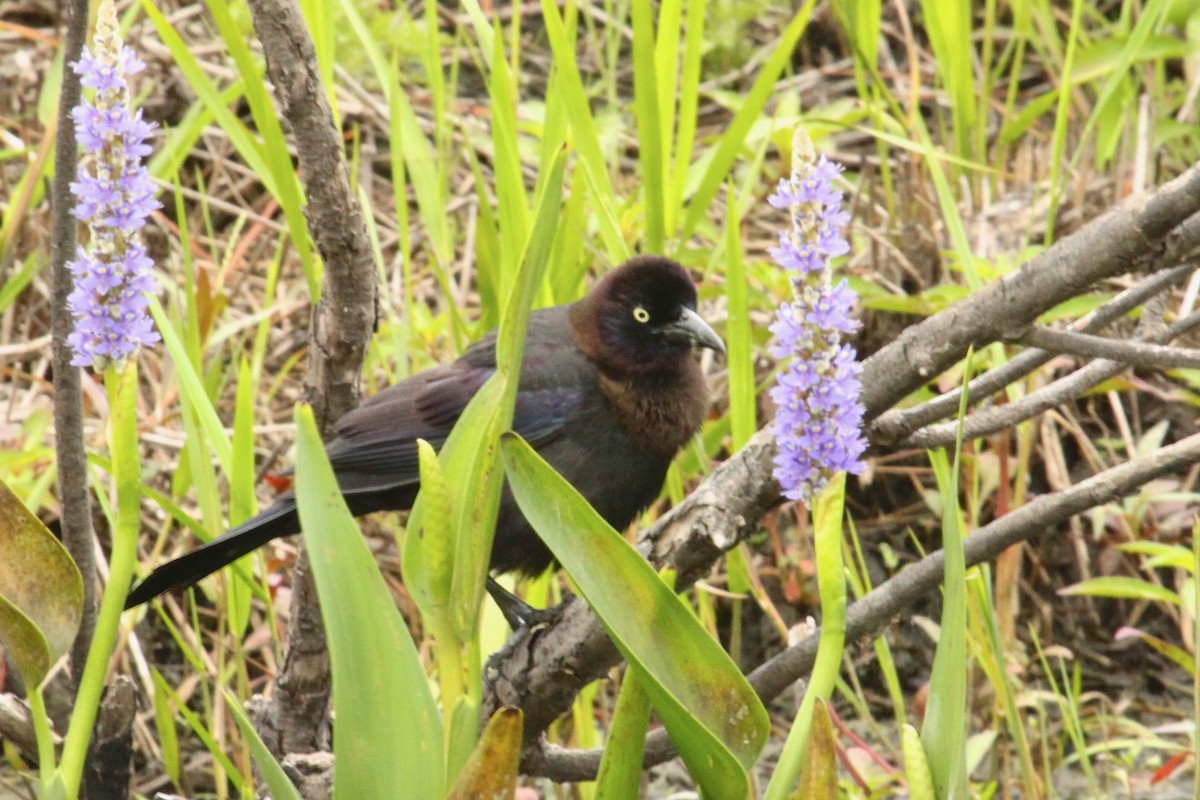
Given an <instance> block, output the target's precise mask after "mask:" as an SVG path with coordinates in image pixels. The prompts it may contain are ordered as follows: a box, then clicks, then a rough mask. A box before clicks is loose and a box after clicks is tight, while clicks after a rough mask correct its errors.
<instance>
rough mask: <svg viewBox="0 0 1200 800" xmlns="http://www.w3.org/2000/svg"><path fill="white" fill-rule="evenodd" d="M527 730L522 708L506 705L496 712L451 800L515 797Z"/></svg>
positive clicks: (461, 775)
mask: <svg viewBox="0 0 1200 800" xmlns="http://www.w3.org/2000/svg"><path fill="white" fill-rule="evenodd" d="M524 731H525V716H524V715H523V714H522V713H521V709H519V708H502V709H500V710H499V711H497V712H496V713H495V714H493V715H492V718H491V719H490V720H489V721H488V724H487V728H485V729H484V731H483V735H482V736H481V737H480V738H479V744H477V745H476V746H475V752H473V753H471V758H470V759H469V760H468V761H467V763H466V765H465V766H464V767H463V770H462V773H460V774H459V776H458V780H457V781H456V782H455V784H454V788H453V789H452V790H451V791H450V794H449V796H448V798H447V800H511V799H512V797H513V795H514V794H515V793H516V789H517V767H518V766H519V765H520V763H521V737H522V735H523V734H524Z"/></svg>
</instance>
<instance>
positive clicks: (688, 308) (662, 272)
mask: <svg viewBox="0 0 1200 800" xmlns="http://www.w3.org/2000/svg"><path fill="white" fill-rule="evenodd" d="M571 321H572V324H573V326H574V328H575V331H576V333H577V336H578V339H579V344H580V346H581V347H582V348H583V349H584V351H585V352H587V354H588V355H589V356H591V357H592V358H593V359H595V360H596V361H597V362H599V363H600V364H601V365H602V366H603V367H605V368H607V369H610V370H613V371H616V372H620V373H626V374H635V375H644V374H649V373H653V372H671V371H674V370H677V369H679V368H680V367H681V366H683V365H685V364H687V363H689V361H690V359H691V352H692V349H693V348H696V347H703V348H708V349H710V350H716V351H717V352H719V353H724V352H725V345H724V343H723V342H722V341H721V339H720V337H719V336H717V334H716V333H715V332H714V331H713V329H712V328H710V327H709V326H708V323H706V322H705V321H704V320H703V319H701V318H700V315H699V314H697V313H696V286H695V284H693V283H692V279H691V278H689V277H688V274H687V272H686V271H684V269H683V267H681V266H680V265H679V264H676V263H675V262H674V261H671V260H670V259H667V258H663V257H661V256H638V257H637V258H633V259H630V260H629V261H627V262H625V263H624V264H622V265H621V266H620V267H618V268H617V269H615V270H613V271H612V272H610V273H608V274H607V275H605V276H604V277H603V278H602V279H601V280H600V282H599V283H597V284H596V286H595V287H594V288H593V289H592V291H591V293H589V294H588V296H587V297H585V298H584V299H582V300H580V301H579V302H578V303H576V304H575V306H574V307H573V308H572V310H571Z"/></svg>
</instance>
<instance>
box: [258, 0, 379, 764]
mask: <svg viewBox="0 0 1200 800" xmlns="http://www.w3.org/2000/svg"><path fill="white" fill-rule="evenodd" d="M250 13H251V16H252V17H253V20H254V28H255V31H256V32H257V34H258V39H259V41H260V42H261V43H262V48H263V53H264V55H265V56H266V59H267V77H268V78H269V79H270V81H271V83H272V84H273V85H274V89H275V99H276V102H277V103H278V104H279V109H280V113H281V114H282V116H283V118H284V119H286V120H287V122H288V124H289V125H290V127H291V133H292V136H293V137H294V140H295V142H296V154H297V162H298V164H299V168H300V177H301V181H302V182H303V184H304V190H305V195H306V197H307V200H308V203H307V205H306V206H305V208H304V213H305V216H306V218H307V219H308V228H309V232H310V233H311V234H312V237H313V241H314V242H315V244H316V246H317V251H318V252H319V253H320V254H321V259H322V261H323V262H324V266H325V278H324V284H323V288H322V294H321V300H320V302H319V303H318V304H317V306H316V308H315V309H314V310H313V315H312V324H311V326H310V328H309V348H308V374H307V375H306V377H305V382H304V399H305V401H306V402H308V403H309V404H310V405H312V408H313V414H314V415H315V417H316V420H317V426H318V428H319V429H320V430H321V432H322V435H323V436H325V438H327V439H328V438H329V437H330V435H331V434H332V430H333V424H334V422H336V421H337V419H338V418H339V417H340V416H342V415H343V414H345V413H346V412H348V411H350V410H351V409H353V408H354V407H355V406H357V405H358V402H359V399H360V393H359V375H360V374H361V372H362V363H363V356H364V355H365V354H366V350H367V346H368V345H369V344H370V341H371V335H372V333H373V332H374V329H375V321H376V285H375V266H374V262H373V261H372V257H371V248H370V239H369V236H368V233H367V226H366V222H365V220H364V218H363V214H362V209H361V208H359V205H358V202H357V200H355V198H354V193H353V192H352V191H351V188H350V174H349V169H348V167H347V165H346V158H345V154H344V147H343V142H342V137H341V133H340V131H338V129H337V128H336V127H335V125H334V122H333V111H332V109H331V108H330V106H329V99H328V97H327V95H326V93H325V87H324V85H323V84H322V82H321V75H320V71H319V70H318V67H317V57H316V51H315V48H314V46H313V42H312V37H311V36H310V35H309V32H308V27H307V25H306V24H305V22H304V15H303V14H302V13H301V12H300V6H299V4H297V3H296V2H295V0H250ZM290 617H291V621H292V623H291V635H290V637H289V639H288V649H287V653H286V655H285V657H284V662H283V668H282V670H281V673H280V676H279V679H278V681H277V682H276V685H275V691H274V693H273V694H272V695H271V698H270V700H268V701H266V702H265V703H259V704H258V707H257V708H256V714H255V716H256V718H257V723H258V729H259V732H260V734H262V736H263V739H264V740H265V741H266V742H267V743H268V746H270V747H271V749H272V751H273V752H274V753H275V754H276V756H282V755H283V754H284V753H304V752H312V751H316V750H320V749H322V748H323V746H324V745H325V744H326V743H325V742H324V741H322V732H323V731H324V730H325V728H326V726H325V725H322V724H316V723H315V721H317V720H323V719H325V718H326V716H327V709H328V705H329V693H330V688H331V681H330V669H329V653H328V650H327V649H326V646H325V629H324V626H323V625H322V622H321V613H320V608H319V606H318V605H317V593H316V587H315V585H314V584H313V580H312V575H311V573H310V572H309V569H308V558H307V555H306V551H304V550H303V549H302V550H301V553H300V559H299V562H298V563H297V565H296V570H295V574H294V579H293V595H292V605H291V613H290Z"/></svg>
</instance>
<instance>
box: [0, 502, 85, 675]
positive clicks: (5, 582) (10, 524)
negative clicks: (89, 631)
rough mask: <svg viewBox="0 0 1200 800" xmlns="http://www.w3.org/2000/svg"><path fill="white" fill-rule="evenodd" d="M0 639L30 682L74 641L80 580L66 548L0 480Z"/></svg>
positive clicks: (80, 607)
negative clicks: (1, 556) (0, 555)
mask: <svg viewBox="0 0 1200 800" xmlns="http://www.w3.org/2000/svg"><path fill="white" fill-rule="evenodd" d="M0 553H3V554H4V557H3V558H0V643H3V645H4V647H5V649H6V650H7V651H8V652H9V653H10V654H11V655H12V658H13V660H14V661H15V662H16V665H17V669H18V670H20V671H21V677H22V678H23V679H24V680H25V682H26V683H27V684H29V685H31V686H33V685H37V684H40V683H41V682H42V679H43V678H45V677H46V672H47V671H48V670H49V669H50V667H51V666H52V665H53V664H54V662H55V661H57V660H58V659H59V658H60V657H61V656H62V655H63V654H64V653H66V652H67V650H69V649H70V647H71V643H72V642H73V641H74V640H75V634H76V632H77V631H78V630H79V620H80V617H81V615H82V613H83V579H82V578H81V577H80V575H79V570H78V569H77V568H76V567H75V562H74V561H72V560H71V556H70V555H69V554H68V553H67V550H66V548H64V547H63V546H62V543H61V542H59V541H58V539H56V538H54V534H52V533H50V531H49V530H47V529H46V526H45V525H43V524H42V522H41V520H39V519H38V518H37V517H35V516H34V515H33V514H32V513H31V512H30V511H29V509H27V508H25V504H24V503H22V502H21V500H20V499H19V498H18V497H17V496H16V495H15V494H13V492H12V490H11V489H9V488H8V485H7V484H5V483H4V482H3V481H0Z"/></svg>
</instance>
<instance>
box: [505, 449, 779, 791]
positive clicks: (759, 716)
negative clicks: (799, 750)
mask: <svg viewBox="0 0 1200 800" xmlns="http://www.w3.org/2000/svg"><path fill="white" fill-rule="evenodd" d="M501 455H502V457H503V459H504V467H505V471H506V474H507V476H508V481H509V485H510V486H511V487H512V492H513V496H514V497H515V498H516V501H517V504H518V505H519V506H520V508H521V511H522V513H523V514H524V515H525V517H526V519H528V520H529V522H530V524H532V525H533V527H534V529H535V530H536V531H537V532H538V534H539V535H540V536H541V537H542V540H543V541H544V542H545V543H546V545H547V547H549V548H550V550H551V551H552V552H553V553H554V556H555V558H556V559H557V560H558V562H559V563H560V564H562V566H563V568H564V569H565V570H566V571H567V572H568V573H569V574H570V575H571V577H572V578H573V579H574V580H575V582H576V584H577V585H578V586H579V589H580V591H581V592H582V593H583V595H584V597H586V598H587V601H588V603H589V604H590V605H591V606H592V608H593V609H594V610H595V612H596V614H597V616H599V617H600V620H601V622H603V623H604V626H605V628H607V630H608V632H609V635H610V636H612V639H613V642H614V643H615V644H616V645H617V647H618V648H619V649H620V651H621V653H622V655H624V656H625V658H626V660H627V661H628V662H629V663H630V664H632V665H635V666H636V667H637V668H638V669H639V670H640V671H641V672H642V674H643V675H644V676H645V678H646V691H647V693H648V694H649V695H650V698H651V702H652V703H653V705H654V708H655V709H656V710H657V711H658V716H659V718H660V719H661V720H662V722H663V724H664V725H665V726H666V728H667V731H668V732H669V733H670V735H671V741H672V742H673V743H674V744H675V746H676V748H677V749H678V750H679V754H680V755H681V756H682V757H683V760H684V762H685V763H686V764H687V766H688V769H689V770H690V771H691V773H692V776H693V777H694V778H695V779H696V781H697V782H698V783H699V784H700V785H701V786H702V787H703V789H704V792H705V796H706V797H714V798H738V799H739V800H740V798H744V797H746V794H747V792H748V791H749V786H750V785H749V780H748V778H747V770H748V769H749V767H750V766H751V765H752V764H753V763H754V761H755V759H756V758H757V757H758V754H759V751H760V750H761V749H762V746H763V744H764V743H765V742H766V739H767V734H768V732H769V722H768V719H767V712H766V710H765V709H764V708H763V705H762V703H761V702H760V701H759V699H758V696H757V695H755V693H754V690H753V689H751V688H750V684H749V683H748V682H747V681H746V679H745V677H744V676H743V675H742V673H741V671H739V670H738V668H737V666H736V665H735V664H734V663H733V661H732V660H731V659H730V658H729V655H728V654H727V653H726V652H725V651H724V650H723V649H721V646H720V644H719V643H718V642H717V641H716V640H715V639H713V638H712V637H711V636H710V635H709V634H708V632H707V631H705V630H704V628H703V627H702V626H701V625H700V623H699V621H698V620H697V619H696V617H695V616H694V615H693V614H692V612H691V610H690V609H689V608H688V607H687V606H686V605H684V603H683V601H682V600H680V598H679V597H678V596H677V595H676V594H675V592H674V591H672V590H671V589H670V588H669V587H667V585H666V584H664V583H663V581H662V580H661V578H659V576H658V575H657V574H656V573H655V572H654V570H653V569H652V568H651V566H650V565H649V564H648V563H646V561H645V560H644V559H643V558H642V557H641V556H640V555H639V554H638V552H637V551H636V550H635V549H634V548H633V546H632V545H630V544H629V542H627V541H625V539H624V538H623V537H622V536H621V535H620V534H619V533H617V532H616V531H614V530H613V529H612V527H611V526H609V525H608V523H606V522H605V521H604V520H603V519H602V518H601V517H600V515H599V514H597V513H596V511H595V510H594V509H593V508H592V507H591V506H590V505H588V503H587V501H586V500H584V499H583V498H582V497H581V496H580V495H579V493H578V492H577V491H575V489H574V487H572V486H571V485H570V484H569V483H567V482H566V481H565V480H564V479H563V478H562V477H561V476H559V475H558V473H556V472H555V471H554V470H553V469H552V468H551V467H550V466H549V465H548V464H546V462H545V461H543V460H542V458H541V457H540V456H539V455H538V454H537V453H536V452H534V450H533V448H531V447H530V446H529V445H528V444H527V443H526V442H525V441H524V440H522V439H521V438H520V437H519V436H517V435H515V434H506V435H505V436H504V438H503V439H502V440H501Z"/></svg>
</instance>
